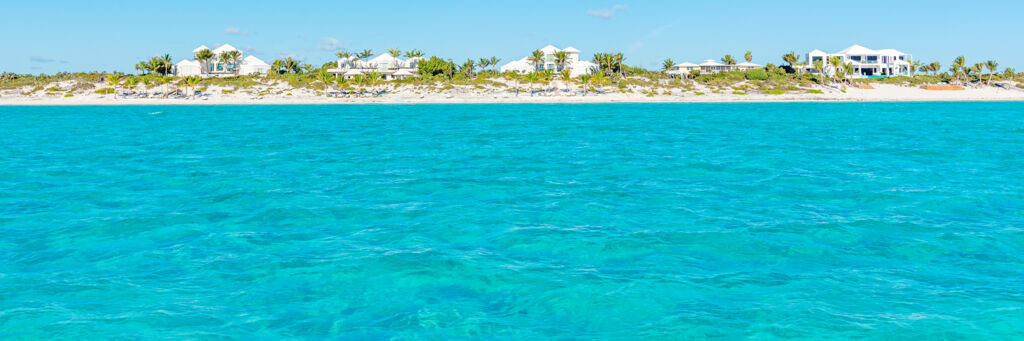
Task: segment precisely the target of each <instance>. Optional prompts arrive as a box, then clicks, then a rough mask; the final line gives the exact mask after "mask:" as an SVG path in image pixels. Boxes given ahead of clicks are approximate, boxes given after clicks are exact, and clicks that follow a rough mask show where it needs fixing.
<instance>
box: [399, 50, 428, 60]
mask: <svg viewBox="0 0 1024 341" xmlns="http://www.w3.org/2000/svg"><path fill="white" fill-rule="evenodd" d="M403 57H405V58H422V57H423V51H420V50H417V49H412V50H409V51H405V55H404V56H403Z"/></svg>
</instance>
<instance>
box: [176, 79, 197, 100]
mask: <svg viewBox="0 0 1024 341" xmlns="http://www.w3.org/2000/svg"><path fill="white" fill-rule="evenodd" d="M199 81H200V78H199V77H196V76H186V77H182V78H181V81H180V82H179V84H181V85H183V86H184V87H185V95H186V96H193V97H195V93H193V92H192V91H191V90H192V88H194V87H195V86H196V85H199Z"/></svg>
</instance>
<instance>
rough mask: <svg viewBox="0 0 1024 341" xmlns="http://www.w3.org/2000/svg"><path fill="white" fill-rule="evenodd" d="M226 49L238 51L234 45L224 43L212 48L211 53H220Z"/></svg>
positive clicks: (226, 50)
mask: <svg viewBox="0 0 1024 341" xmlns="http://www.w3.org/2000/svg"><path fill="white" fill-rule="evenodd" d="M228 51H238V49H236V48H235V47H234V46H231V45H228V44H224V45H221V46H220V47H218V48H217V49H216V50H213V53H216V54H221V53H224V52H228Z"/></svg>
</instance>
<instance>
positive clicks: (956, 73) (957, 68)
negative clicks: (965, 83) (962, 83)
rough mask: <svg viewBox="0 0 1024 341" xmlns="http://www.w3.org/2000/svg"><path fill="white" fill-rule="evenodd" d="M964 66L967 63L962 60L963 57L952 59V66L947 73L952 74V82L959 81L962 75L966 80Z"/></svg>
mask: <svg viewBox="0 0 1024 341" xmlns="http://www.w3.org/2000/svg"><path fill="white" fill-rule="evenodd" d="M965 65H967V62H966V61H965V60H964V56H959V57H956V58H954V59H953V65H952V66H950V69H949V71H952V72H953V80H959V79H960V76H961V75H963V77H964V79H965V80H966V78H967V74H966V70H965V69H964V66H965Z"/></svg>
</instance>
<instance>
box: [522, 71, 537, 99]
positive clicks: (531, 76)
mask: <svg viewBox="0 0 1024 341" xmlns="http://www.w3.org/2000/svg"><path fill="white" fill-rule="evenodd" d="M537 78H538V77H537V73H536V72H530V73H528V74H526V76H525V80H526V82H527V83H530V97H533V83H536V82H537Z"/></svg>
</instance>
